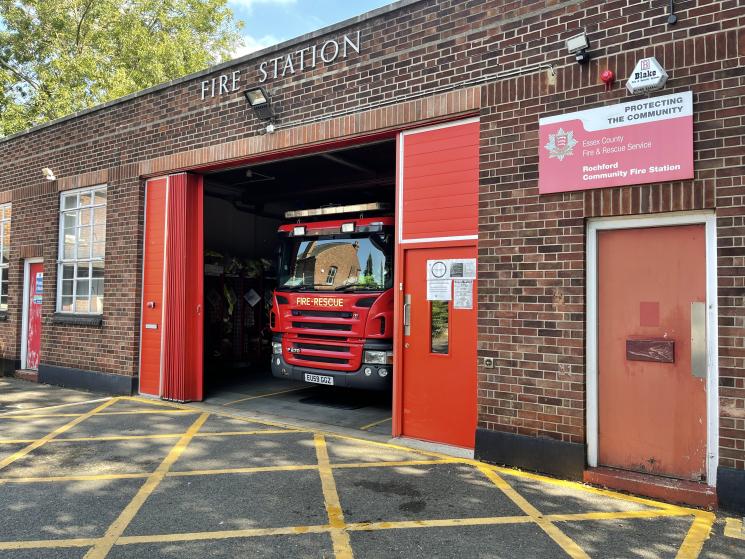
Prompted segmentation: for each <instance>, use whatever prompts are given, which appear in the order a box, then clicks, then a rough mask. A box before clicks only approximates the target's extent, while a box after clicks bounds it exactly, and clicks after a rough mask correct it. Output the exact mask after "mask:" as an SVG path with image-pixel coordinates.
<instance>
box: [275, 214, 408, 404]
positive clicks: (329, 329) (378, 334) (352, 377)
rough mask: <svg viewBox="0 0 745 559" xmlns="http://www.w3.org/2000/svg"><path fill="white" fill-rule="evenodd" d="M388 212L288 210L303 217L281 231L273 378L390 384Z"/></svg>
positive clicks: (356, 384) (342, 384)
mask: <svg viewBox="0 0 745 559" xmlns="http://www.w3.org/2000/svg"><path fill="white" fill-rule="evenodd" d="M386 210H387V206H386V205H384V204H380V203H370V204H357V205H351V206H337V207H326V208H319V209H312V210H296V211H290V212H287V213H286V214H285V217H286V218H287V219H295V220H297V221H296V222H295V223H291V224H286V225H282V226H281V227H280V228H279V236H280V249H279V265H278V277H277V280H278V285H277V288H276V289H275V291H274V296H273V301H272V310H271V314H270V326H271V330H272V374H273V375H274V376H275V377H279V378H285V379H292V380H297V381H302V382H307V383H314V384H322V385H327V386H339V387H346V388H361V389H368V390H384V389H387V388H388V387H389V386H390V385H391V376H392V370H393V369H392V365H393V351H392V349H393V344H392V340H393V252H394V221H393V217H392V216H391V215H390V214H387V213H386ZM345 215H346V216H354V217H349V218H347V219H345V218H344V216H345Z"/></svg>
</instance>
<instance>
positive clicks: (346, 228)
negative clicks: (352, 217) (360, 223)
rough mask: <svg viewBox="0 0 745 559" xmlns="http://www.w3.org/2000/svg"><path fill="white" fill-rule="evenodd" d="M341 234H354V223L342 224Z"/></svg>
mask: <svg viewBox="0 0 745 559" xmlns="http://www.w3.org/2000/svg"><path fill="white" fill-rule="evenodd" d="M341 232H342V233H354V223H342V225H341Z"/></svg>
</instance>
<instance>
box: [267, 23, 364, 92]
mask: <svg viewBox="0 0 745 559" xmlns="http://www.w3.org/2000/svg"><path fill="white" fill-rule="evenodd" d="M360 39H361V34H360V32H359V31H357V34H356V35H355V36H353V37H351V38H350V36H349V35H344V36H343V37H342V38H341V39H340V40H338V41H337V40H335V39H330V40H328V41H326V42H325V43H323V44H319V45H312V46H310V47H304V48H302V49H300V50H297V51H295V52H291V53H289V54H283V55H282V56H278V57H277V58H271V59H269V60H265V61H263V62H262V63H261V64H259V82H260V83H264V82H265V81H266V80H268V79H269V78H272V79H277V78H280V77H281V78H284V77H285V76H287V75H288V74H290V75H292V74H294V73H295V72H302V71H303V70H305V69H306V68H315V67H316V66H317V65H318V62H319V61H321V62H323V63H324V64H331V63H333V62H335V61H336V60H337V59H338V58H339V56H341V57H342V58H348V57H349V55H350V53H351V51H354V52H356V53H357V54H359V53H360Z"/></svg>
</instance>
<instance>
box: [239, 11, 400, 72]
mask: <svg viewBox="0 0 745 559" xmlns="http://www.w3.org/2000/svg"><path fill="white" fill-rule="evenodd" d="M391 3H392V0H228V5H229V6H230V7H231V8H232V10H233V13H234V14H235V17H236V19H238V20H242V21H243V22H244V27H243V41H244V44H243V46H242V47H241V48H240V49H239V50H238V51H237V52H236V53H235V57H236V58H237V57H239V56H243V55H245V54H249V53H251V52H254V51H257V50H261V49H263V48H265V47H269V46H271V45H276V44H277V43H281V42H282V41H286V40H288V39H292V38H293V37H297V36H299V35H304V34H305V33H309V32H311V31H315V30H316V29H320V28H321V27H325V26H327V25H331V24H333V23H337V22H339V21H343V20H345V19H348V18H350V17H353V16H357V15H359V14H362V13H364V12H368V11H370V10H374V9H375V8H379V7H381V6H385V5H386V4H391Z"/></svg>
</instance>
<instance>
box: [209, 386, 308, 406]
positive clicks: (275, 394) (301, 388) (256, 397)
mask: <svg viewBox="0 0 745 559" xmlns="http://www.w3.org/2000/svg"><path fill="white" fill-rule="evenodd" d="M308 388H309V387H308V386H302V387H300V388H290V389H289V390H279V391H277V392H269V393H268V394H258V395H256V396H246V397H245V398H240V399H239V400H233V401H232V402H227V403H225V404H223V406H232V405H233V404H238V403H240V402H248V401H249V400H258V399H259V398H269V397H271V396H278V395H280V394H287V393H288V392H298V391H299V390H307V389H308Z"/></svg>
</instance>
